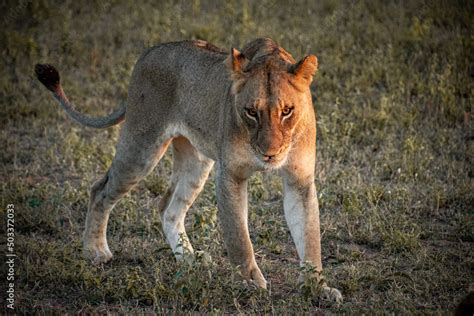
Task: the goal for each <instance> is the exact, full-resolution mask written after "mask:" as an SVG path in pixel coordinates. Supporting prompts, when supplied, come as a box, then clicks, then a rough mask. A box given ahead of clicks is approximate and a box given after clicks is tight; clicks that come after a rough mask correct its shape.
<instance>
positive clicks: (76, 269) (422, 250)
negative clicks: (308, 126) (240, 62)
mask: <svg viewBox="0 0 474 316" xmlns="http://www.w3.org/2000/svg"><path fill="white" fill-rule="evenodd" d="M1 12H2V18H1V19H0V20H1V21H0V23H1V29H2V32H1V33H0V40H1V42H2V43H3V45H2V52H1V54H2V60H1V68H2V74H3V75H2V76H1V78H0V86H1V89H0V95H1V99H0V102H1V106H0V126H1V130H0V144H1V145H2V148H3V150H2V151H0V160H1V162H2V167H1V169H0V177H1V179H2V186H1V196H0V199H1V203H2V216H1V217H2V220H4V219H5V220H4V221H6V214H5V212H6V205H7V204H10V203H13V204H15V230H16V237H15V252H16V254H17V256H18V258H17V261H16V266H15V269H16V271H15V277H16V279H15V290H16V303H15V308H16V312H17V313H19V314H22V313H32V312H33V313H51V312H54V313H77V312H79V313H193V312H201V313H215V314H221V313H259V314H260V313H268V314H270V313H271V314H281V313H284V314H287V313H289V314H301V313H329V314H333V313H338V314H339V313H341V314H344V313H345V314H363V313H365V314H382V313H395V314H420V313H421V314H447V313H451V312H452V311H453V310H454V308H455V306H456V304H457V303H458V302H459V301H460V300H461V298H462V297H463V296H465V295H466V293H467V292H468V288H469V284H470V283H473V282H474V280H473V273H472V268H473V264H474V260H473V253H472V249H473V241H474V236H473V231H474V224H473V215H474V213H473V205H474V190H473V188H474V184H473V176H474V171H473V157H474V146H473V140H474V128H473V121H472V110H473V108H472V107H473V105H472V101H473V92H474V91H473V87H474V86H473V77H474V68H473V67H474V66H473V65H474V60H473V55H472V52H473V51H474V40H473V35H472V34H473V25H472V21H473V20H474V16H473V12H474V8H473V4H472V2H469V1H451V2H449V3H447V2H442V1H429V2H427V1H410V2H405V1H392V2H382V1H380V2H373V1H361V2H356V3H353V2H345V1H320V2H317V3H311V4H307V3H305V2H304V1H301V2H300V1H298V3H296V4H293V5H287V4H286V2H285V1H278V0H264V1H260V2H254V1H243V2H234V1H231V2H229V3H226V4H224V3H221V4H216V3H213V2H208V1H199V0H195V1H192V2H188V1H180V2H177V3H175V2H172V1H164V2H159V3H154V2H151V1H144V2H141V3H140V5H138V4H136V3H134V2H132V1H94V2H90V3H89V4H88V5H83V4H80V3H77V2H74V1H66V2H57V1H45V0H43V1H34V2H28V1H23V2H19V3H16V2H13V1H7V2H4V3H2V4H1ZM257 36H270V37H272V38H273V39H275V40H276V41H278V42H279V43H280V45H282V46H283V47H284V48H286V49H287V50H288V51H290V52H291V53H292V54H293V55H294V56H295V57H296V58H301V57H303V56H304V55H305V54H308V53H313V54H316V55H317V56H318V58H319V62H320V70H319V72H318V73H317V75H316V78H315V83H314V85H313V86H312V92H313V97H314V101H315V107H316V110H317V114H318V144H317V145H318V161H317V187H318V195H319V200H320V207H321V221H322V234H323V264H324V266H325V275H326V278H327V279H328V281H329V283H330V284H331V285H332V286H334V287H337V288H339V289H341V290H342V292H343V294H344V297H345V301H344V303H343V304H342V305H341V306H331V305H329V306H327V305H324V304H322V302H319V301H317V300H315V299H314V297H313V296H312V294H311V291H305V290H304V289H303V290H302V291H301V290H300V289H298V287H297V284H296V280H297V276H298V273H299V271H298V269H299V268H298V261H297V255H296V250H295V247H294V246H293V244H292V241H291V238H290V235H289V231H288V229H287V227H286V224H285V222H284V218H283V211H282V202H281V183H280V180H279V179H278V177H276V175H272V174H257V175H255V176H254V177H253V178H252V181H251V182H252V185H251V186H250V194H249V210H250V226H251V238H252V240H253V243H254V246H255V250H256V257H257V261H258V262H259V264H260V266H261V268H262V271H264V274H265V275H266V277H267V280H268V281H269V282H270V285H269V290H268V291H266V292H265V291H259V290H252V289H251V288H249V287H247V286H245V285H244V284H242V282H241V280H240V278H239V276H238V273H237V271H236V270H235V269H233V268H232V267H231V266H230V265H229V263H228V260H227V259H226V256H225V251H224V248H223V243H222V237H221V234H222V232H221V231H220V229H219V226H218V223H217V220H216V212H217V209H216V199H215V193H214V189H215V186H214V181H213V180H212V178H211V179H210V180H209V181H208V183H207V184H206V187H205V189H204V191H203V193H202V194H201V195H200V197H199V198H198V200H197V201H196V202H195V204H194V205H193V207H192V209H191V210H190V212H189V214H188V217H187V229H188V232H189V235H190V238H191V241H192V243H193V245H194V247H195V248H196V249H197V250H198V259H197V261H196V262H195V263H193V264H192V265H178V264H177V263H176V262H175V261H174V259H173V256H172V253H171V250H170V249H169V248H168V247H167V245H166V242H165V238H164V236H163V233H162V230H161V223H160V219H159V216H158V214H157V210H156V207H157V201H158V200H159V198H160V197H161V196H162V194H163V193H164V191H165V189H166V183H167V182H166V181H167V178H168V176H169V174H170V170H171V169H170V168H171V164H172V157H171V154H169V153H168V154H167V155H166V157H165V158H164V159H163V160H162V162H161V163H160V165H159V166H158V167H157V168H156V170H155V172H154V173H153V174H151V175H149V176H148V177H147V178H146V179H145V180H144V181H142V182H141V183H140V184H139V185H138V186H137V188H136V189H135V190H133V192H131V194H129V195H127V196H126V198H124V199H123V200H121V201H120V202H119V203H118V205H117V206H116V208H115V210H114V212H113V214H112V216H111V220H110V223H109V230H108V236H109V244H110V246H111V250H112V252H113V253H114V255H115V257H114V260H113V261H112V262H111V263H110V264H107V265H104V266H93V265H92V264H90V263H89V262H88V261H86V260H83V259H82V257H81V244H80V237H81V234H82V230H83V226H84V219H85V213H86V208H87V203H88V190H89V187H90V186H91V184H92V183H93V181H94V180H96V179H98V178H99V177H100V176H101V175H102V174H103V173H104V172H105V171H106V169H107V167H108V166H109V165H110V162H111V160H112V158H113V154H114V145H115V143H116V140H117V137H118V131H119V128H118V127H114V128H110V129H108V130H105V131H95V130H91V129H87V128H82V127H80V126H78V125H76V124H74V123H71V122H70V121H69V120H68V119H67V118H66V116H65V113H64V112H63V111H62V110H60V108H59V107H58V106H57V104H55V103H54V102H53V100H52V98H51V96H50V95H49V93H48V92H46V91H45V89H44V88H43V87H42V86H40V83H39V82H37V81H36V80H35V79H34V78H33V67H34V64H35V63H37V62H50V63H52V64H54V65H56V66H57V67H58V69H60V70H61V72H62V77H63V84H64V87H65V90H66V91H67V92H68V95H69V96H70V98H71V99H72V100H73V102H74V103H75V104H77V105H78V107H79V108H80V109H81V111H83V112H85V113H89V114H91V115H101V114H105V113H107V112H110V111H111V110H112V109H113V108H114V107H115V105H116V103H117V102H120V101H121V100H123V99H125V97H126V94H127V85H128V82H129V78H130V75H131V71H132V68H133V65H134V63H135V61H136V59H137V58H138V56H139V55H140V53H141V52H142V51H143V50H144V49H145V48H146V47H149V46H152V45H154V44H156V43H159V42H166V41H176V40H181V39H195V38H199V39H206V40H209V41H211V42H213V43H214V44H216V45H218V46H221V47H226V48H229V49H230V47H242V46H243V44H244V43H245V42H247V41H248V40H250V39H253V38H255V37H257ZM2 227H5V224H2ZM5 269H6V266H5V265H2V270H5ZM3 298H4V296H3V294H2V299H3ZM2 306H5V304H2ZM4 311H6V309H5V310H4Z"/></svg>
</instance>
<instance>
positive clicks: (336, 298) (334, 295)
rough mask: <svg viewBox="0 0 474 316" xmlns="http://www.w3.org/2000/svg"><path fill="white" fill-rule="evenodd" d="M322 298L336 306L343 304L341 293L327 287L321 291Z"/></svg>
mask: <svg viewBox="0 0 474 316" xmlns="http://www.w3.org/2000/svg"><path fill="white" fill-rule="evenodd" d="M321 298H322V299H324V300H327V301H329V302H335V303H336V304H341V303H342V301H343V297H342V294H341V291H339V290H338V289H335V288H332V287H329V286H327V285H324V286H323V287H322V289H321Z"/></svg>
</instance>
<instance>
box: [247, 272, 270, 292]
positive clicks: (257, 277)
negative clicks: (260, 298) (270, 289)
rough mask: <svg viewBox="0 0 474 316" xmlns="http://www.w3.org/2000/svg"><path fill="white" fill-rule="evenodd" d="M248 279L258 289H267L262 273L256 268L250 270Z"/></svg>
mask: <svg viewBox="0 0 474 316" xmlns="http://www.w3.org/2000/svg"><path fill="white" fill-rule="evenodd" d="M250 278H251V280H252V282H253V283H255V285H257V286H258V287H259V288H262V289H266V288H267V280H265V277H264V276H263V274H262V271H260V269H259V268H258V267H256V268H254V269H252V270H251V271H250Z"/></svg>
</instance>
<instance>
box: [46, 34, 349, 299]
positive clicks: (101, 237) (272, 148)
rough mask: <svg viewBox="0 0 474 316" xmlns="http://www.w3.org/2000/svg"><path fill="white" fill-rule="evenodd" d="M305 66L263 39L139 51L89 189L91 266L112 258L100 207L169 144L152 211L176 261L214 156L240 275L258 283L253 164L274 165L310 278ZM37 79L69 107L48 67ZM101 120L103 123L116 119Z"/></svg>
mask: <svg viewBox="0 0 474 316" xmlns="http://www.w3.org/2000/svg"><path fill="white" fill-rule="evenodd" d="M48 67H49V66H48ZM40 69H41V67H40ZM45 69H49V68H47V67H46V68H45ZM53 69H54V68H53ZM316 70H317V59H316V57H315V56H313V55H310V56H307V57H305V58H304V59H303V60H302V61H300V62H298V63H296V62H295V60H294V59H293V57H292V56H291V55H290V54H289V53H288V52H286V51H285V50H284V49H282V48H281V47H279V46H278V45H277V44H276V43H275V42H273V41H272V40H270V39H266V38H265V39H257V40H254V41H252V42H250V43H249V44H247V45H246V46H245V47H244V48H243V49H242V51H241V52H239V51H238V50H236V49H232V50H231V51H230V52H227V53H226V52H223V51H222V50H220V49H219V48H217V47H215V46H213V45H211V44H208V43H206V42H204V41H187V42H177V43H166V44H161V45H158V46H156V47H154V48H152V49H149V50H148V51H146V52H145V53H144V54H143V55H142V56H141V57H140V59H139V60H138V62H137V64H136V66H135V69H134V71H133V74H132V79H131V82H130V88H129V95H128V101H127V108H126V112H125V111H123V115H124V119H125V123H124V124H123V127H122V130H121V133H120V139H119V142H118V144H117V150H116V156H115V158H114V160H113V163H112V166H111V167H110V169H109V171H108V172H107V174H106V176H105V177H104V178H103V179H102V180H99V181H98V182H97V183H96V184H95V185H94V186H93V187H92V190H91V200H90V204H89V211H88V213H87V219H86V228H85V232H84V252H85V254H86V256H87V257H90V258H92V259H93V260H94V261H95V262H97V263H100V262H105V261H108V260H110V259H111V258H112V254H111V252H110V250H109V247H108V245H107V240H106V229H107V220H108V217H109V214H110V211H111V210H112V208H113V206H114V205H115V203H116V202H117V201H118V200H119V199H120V197H122V196H123V195H124V194H125V193H126V192H128V191H129V190H130V189H131V188H132V187H133V186H134V185H135V184H136V183H137V182H138V181H140V180H141V179H142V178H143V177H144V176H146V175H147V174H148V173H149V172H150V171H151V170H152V169H153V167H154V166H155V165H156V164H157V163H158V161H159V160H160V158H161V157H162V155H163V154H164V152H165V151H166V149H167V147H168V146H169V145H170V144H171V143H172V144H173V150H174V158H175V161H174V166H173V175H172V178H171V184H170V187H169V189H168V191H167V192H166V194H165V195H164V197H163V199H162V201H161V202H160V204H159V210H160V214H161V216H162V222H163V230H164V232H165V235H166V238H167V240H168V242H169V244H170V246H171V247H172V249H173V251H175V253H176V257H177V258H178V259H182V258H183V255H184V254H186V253H190V254H192V246H191V245H190V243H189V240H188V239H187V236H186V232H185V230H184V218H185V215H186V212H187V210H188V209H189V207H190V205H191V204H192V202H193V201H194V199H195V198H196V196H197V195H198V193H199V192H200V191H201V189H202V187H203V185H204V182H205V181H206V179H207V177H208V174H209V171H210V169H211V168H212V166H213V164H214V162H215V164H216V168H217V172H216V174H217V178H216V184H217V200H218V209H219V213H218V214H219V219H220V223H221V225H222V229H223V236H224V240H225V244H226V247H227V251H228V254H229V257H230V260H231V262H232V263H233V264H235V265H237V266H239V267H240V270H241V272H242V275H243V276H244V277H245V278H247V279H250V280H253V281H254V282H255V283H256V284H257V285H258V286H260V287H266V281H265V278H264V277H263V275H262V273H261V271H260V269H259V267H258V266H257V263H256V261H255V257H254V252H253V247H252V244H251V241H250V238H249V232H248V225H247V183H248V178H249V177H250V175H251V174H252V173H254V172H255V171H265V170H273V169H278V170H279V172H280V173H281V175H282V177H283V180H284V195H285V197H284V208H285V216H286V219H287V222H288V225H289V228H290V231H291V234H292V236H293V238H294V241H295V244H296V247H297V250H298V254H299V256H300V260H301V263H302V264H305V263H310V264H311V265H313V266H314V267H315V268H316V271H317V273H316V276H317V277H319V276H320V273H321V270H322V263H321V244H320V228H319V210H318V203H317V196H316V189H315V185H314V166H315V140H316V126H315V124H316V122H315V115H314V110H313V104H312V100H311V94H310V90H309V84H310V83H311V80H312V77H313V75H314V73H315V72H316ZM40 80H42V82H43V83H44V84H45V85H46V86H47V87H48V89H50V90H51V91H53V93H55V96H56V98H58V99H59V101H60V102H62V103H64V104H66V105H67V107H68V108H69V109H74V107H72V105H71V104H70V103H69V101H67V99H66V96H65V94H64V93H63V92H62V89H60V85H59V75H57V80H56V76H50V77H44V78H40ZM65 100H66V101H67V102H66V101H65ZM284 113H286V114H284ZM74 115H75V117H76V118H77V119H76V118H75V119H76V120H77V121H79V122H81V119H82V117H81V116H80V115H79V114H74ZM102 121H103V122H107V124H109V125H110V124H111V122H112V123H115V122H118V121H119V120H118V119H116V118H114V119H108V118H104V119H102ZM102 121H101V122H102ZM82 123H84V122H82ZM104 124H105V123H104ZM89 125H91V124H89ZM96 125H97V126H95V127H102V126H101V125H100V124H96ZM323 292H324V293H326V294H328V293H329V294H328V295H330V296H332V298H333V299H335V300H337V301H339V300H340V299H341V298H342V296H341V295H340V293H339V292H338V291H337V290H335V289H331V288H329V287H327V286H326V285H325V283H324V284H323Z"/></svg>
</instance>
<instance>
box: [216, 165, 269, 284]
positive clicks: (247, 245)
mask: <svg viewBox="0 0 474 316" xmlns="http://www.w3.org/2000/svg"><path fill="white" fill-rule="evenodd" d="M216 182H217V206H218V214H219V220H220V223H221V226H222V233H223V236H224V242H225V245H226V249H227V253H228V255H229V259H230V261H231V263H232V264H234V265H236V266H238V267H239V268H240V271H241V273H242V276H243V277H244V278H245V279H248V280H252V281H253V282H255V283H256V284H257V286H259V287H261V288H266V287H267V281H266V280H265V278H264V277H263V275H262V272H261V271H260V268H259V267H258V266H257V263H256V261H255V256H254V252H253V247H252V243H251V241H250V236H249V231H248V225H247V179H238V178H237V177H235V176H232V175H230V174H229V173H228V172H227V171H226V170H222V168H218V170H217V181H216Z"/></svg>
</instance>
